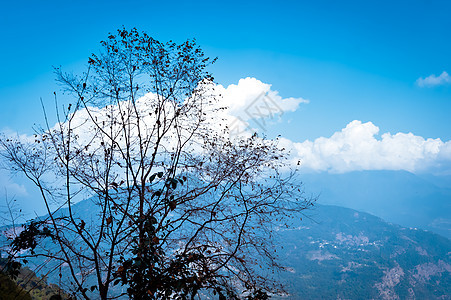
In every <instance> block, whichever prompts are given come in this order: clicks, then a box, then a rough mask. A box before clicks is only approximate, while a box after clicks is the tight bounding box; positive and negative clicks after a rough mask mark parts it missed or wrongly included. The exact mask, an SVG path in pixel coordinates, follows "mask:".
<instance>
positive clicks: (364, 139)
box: [281, 120, 451, 173]
mask: <svg viewBox="0 0 451 300" xmlns="http://www.w3.org/2000/svg"><path fill="white" fill-rule="evenodd" d="M378 134H379V128H378V127H377V126H375V125H374V124H373V123H371V122H367V123H362V122H361V121H357V120H355V121H352V122H350V123H349V124H348V125H347V126H346V128H343V129H342V130H341V131H338V132H335V133H334V134H333V135H332V136H331V137H329V138H325V137H320V138H317V139H315V140H314V141H313V142H312V141H308V140H307V141H305V142H302V143H297V142H293V141H290V140H288V139H282V141H281V142H282V146H283V147H285V148H287V149H291V159H292V161H293V163H295V164H296V163H297V161H300V162H301V167H302V168H305V169H311V170H315V171H328V172H333V173H344V172H349V171H355V170H406V171H409V172H423V171H431V170H440V169H443V168H445V169H447V171H449V167H450V165H451V141H448V142H443V141H441V140H440V139H430V138H429V139H424V138H423V137H421V136H416V135H414V134H412V133H396V134H390V133H384V134H382V135H381V137H380V138H377V135H378Z"/></svg>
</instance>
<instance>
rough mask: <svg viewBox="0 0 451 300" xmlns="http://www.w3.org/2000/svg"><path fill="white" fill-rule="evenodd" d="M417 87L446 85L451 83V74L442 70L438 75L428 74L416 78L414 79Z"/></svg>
mask: <svg viewBox="0 0 451 300" xmlns="http://www.w3.org/2000/svg"><path fill="white" fill-rule="evenodd" d="M416 83H417V85H418V86H419V87H434V86H438V85H446V84H450V83H451V76H449V74H448V73H447V72H445V71H443V72H442V74H440V75H439V76H435V75H434V74H432V75H429V76H428V77H426V78H422V77H420V78H418V79H417V81H416Z"/></svg>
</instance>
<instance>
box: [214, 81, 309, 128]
mask: <svg viewBox="0 0 451 300" xmlns="http://www.w3.org/2000/svg"><path fill="white" fill-rule="evenodd" d="M215 91H216V93H218V94H220V95H221V97H220V99H221V101H220V104H221V105H223V106H225V107H227V108H228V109H227V111H226V112H225V119H226V120H228V123H229V127H230V128H231V131H232V133H234V132H241V133H242V132H243V131H244V130H246V129H247V130H249V129H251V130H252V131H258V129H259V128H255V127H260V129H263V130H264V129H265V128H264V126H267V125H268V123H269V122H271V121H275V120H278V118H279V117H280V116H281V115H282V114H283V113H285V112H292V111H295V110H297V109H298V107H299V105H300V104H302V103H305V104H306V103H309V100H306V99H303V98H293V97H288V98H283V97H282V96H280V95H279V92H278V91H275V90H272V89H271V85H270V84H267V83H263V82H261V81H260V80H258V79H256V78H251V77H247V78H243V79H240V80H239V81H238V84H231V85H229V86H227V87H224V86H222V85H217V86H216V87H215ZM251 123H252V124H251ZM252 126H253V127H254V128H251V127H252Z"/></svg>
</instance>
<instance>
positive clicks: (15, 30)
mask: <svg viewBox="0 0 451 300" xmlns="http://www.w3.org/2000/svg"><path fill="white" fill-rule="evenodd" d="M1 6H2V7H1V9H0V26H1V28H2V47H0V66H1V72H0V102H1V105H2V107H3V108H2V110H1V112H0V128H6V127H9V128H11V129H13V130H19V131H21V132H28V131H29V130H30V127H31V126H32V125H33V123H34V122H41V120H42V116H41V114H40V104H39V98H40V97H42V98H43V100H44V102H45V103H46V104H50V105H51V103H52V97H51V95H52V92H53V90H55V89H56V87H55V85H54V82H53V74H52V65H61V66H63V68H64V69H66V70H75V71H77V70H81V69H82V68H83V65H84V64H85V63H86V60H87V57H88V56H89V54H90V53H92V52H94V51H96V49H97V48H98V45H99V43H98V42H99V41H100V40H102V39H104V38H105V37H106V36H107V33H108V32H110V31H114V30H115V29H117V28H119V27H120V26H122V25H125V26H126V27H134V26H136V27H137V28H139V29H140V30H144V31H147V32H148V33H150V34H151V35H153V36H155V37H156V38H158V39H160V40H163V41H165V40H169V39H174V40H176V41H183V40H185V39H187V38H192V37H195V38H196V39H197V41H198V43H199V44H200V45H201V46H202V47H203V48H204V49H205V51H206V52H207V54H208V55H210V56H218V57H219V61H218V63H217V64H216V65H215V66H214V67H212V69H211V70H212V72H213V73H214V75H215V77H216V80H217V82H218V83H221V84H223V85H228V84H232V83H235V84H236V83H237V82H238V80H239V79H240V78H245V77H248V76H250V77H255V78H257V79H259V80H261V81H262V82H265V83H269V84H272V87H273V89H275V90H277V91H279V93H280V94H281V95H282V96H283V97H303V98H306V99H309V100H310V101H311V102H310V104H308V105H305V106H302V108H301V109H299V110H298V111H296V112H295V113H291V114H287V115H285V117H284V120H286V121H289V120H291V122H290V124H289V125H288V126H287V124H286V123H283V122H282V123H280V124H278V125H276V126H274V127H273V128H271V130H272V131H274V133H276V132H277V133H278V134H283V135H284V136H287V137H288V138H290V139H293V140H297V141H302V140H304V139H306V138H308V139H315V138H317V137H319V136H330V135H332V134H333V133H334V132H335V131H337V130H340V129H341V128H344V127H345V126H346V124H348V123H349V122H350V121H352V120H355V119H357V120H362V121H363V122H367V121H371V122H373V123H374V124H376V125H377V126H378V127H379V128H380V130H381V132H391V133H396V132H413V133H414V134H416V135H419V136H423V137H425V138H428V137H431V138H441V139H442V140H444V141H447V140H450V139H451V130H450V129H451V125H450V124H451V122H449V120H448V119H449V116H450V115H451V86H450V85H449V84H448V85H443V86H436V87H433V88H420V87H418V86H417V85H416V84H415V82H416V80H417V79H418V78H420V77H423V78H424V77H427V76H429V75H431V74H435V75H437V76H438V75H440V74H441V73H442V72H443V71H447V72H451V58H450V54H449V53H451V51H450V50H451V33H450V28H451V18H449V15H450V14H451V3H450V2H449V1H440V0H438V1H277V2H276V1H246V2H245V3H241V2H238V1H227V2H212V1H196V2H190V1H186V2H181V1H180V2H177V1H175V2H168V3H165V4H164V3H162V1H158V2H153V1H127V2H125V1H123V2H122V1H94V2H93V3H92V2H87V1H39V2H37V1H16V2H13V1H3V3H2V4H1Z"/></svg>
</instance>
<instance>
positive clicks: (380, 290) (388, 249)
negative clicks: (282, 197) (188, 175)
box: [29, 200, 451, 300]
mask: <svg viewBox="0 0 451 300" xmlns="http://www.w3.org/2000/svg"><path fill="white" fill-rule="evenodd" d="M93 205H94V204H93V203H92V202H91V201H90V200H86V201H82V202H80V203H78V204H76V205H74V207H73V209H74V210H75V211H76V214H77V215H79V216H80V217H82V218H83V219H85V220H88V221H87V224H89V223H90V222H91V221H89V220H90V219H91V218H92V219H91V220H92V221H94V220H95V216H92V214H93V212H95V211H96V208H95V207H94V206H93ZM292 225H293V226H292V227H290V228H288V229H287V228H282V227H281V228H276V229H277V233H278V240H276V243H275V244H276V245H278V246H277V247H276V249H275V250H277V252H278V254H279V257H280V262H281V264H282V265H283V266H284V267H285V270H286V271H282V272H279V273H277V274H276V276H277V277H276V279H278V280H279V281H280V282H282V283H283V284H284V285H285V286H286V290H287V294H286V295H274V297H273V298H274V299H384V300H385V299H450V300H451V240H449V239H447V238H445V237H442V236H440V235H438V234H435V233H432V232H428V231H424V230H421V229H416V228H405V227H401V226H399V225H396V224H392V223H388V222H386V221H384V220H382V219H381V218H379V217H376V216H373V215H371V214H368V213H364V212H360V211H356V210H353V209H349V208H344V207H339V206H332V205H321V204H318V205H316V206H315V207H314V208H313V210H308V211H306V215H305V216H303V219H302V220H300V219H299V218H296V219H294V220H293V224H292ZM47 246H51V243H50V244H49V245H47ZM42 262H43V261H42V260H36V261H34V262H33V261H31V260H30V263H29V264H30V267H32V266H33V265H39V263H42ZM49 264H51V262H49V263H48V265H49ZM38 275H40V274H38ZM48 281H49V282H51V283H59V277H58V275H57V274H53V275H49V277H48ZM60 286H62V287H64V286H65V284H64V283H61V285H60Z"/></svg>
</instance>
